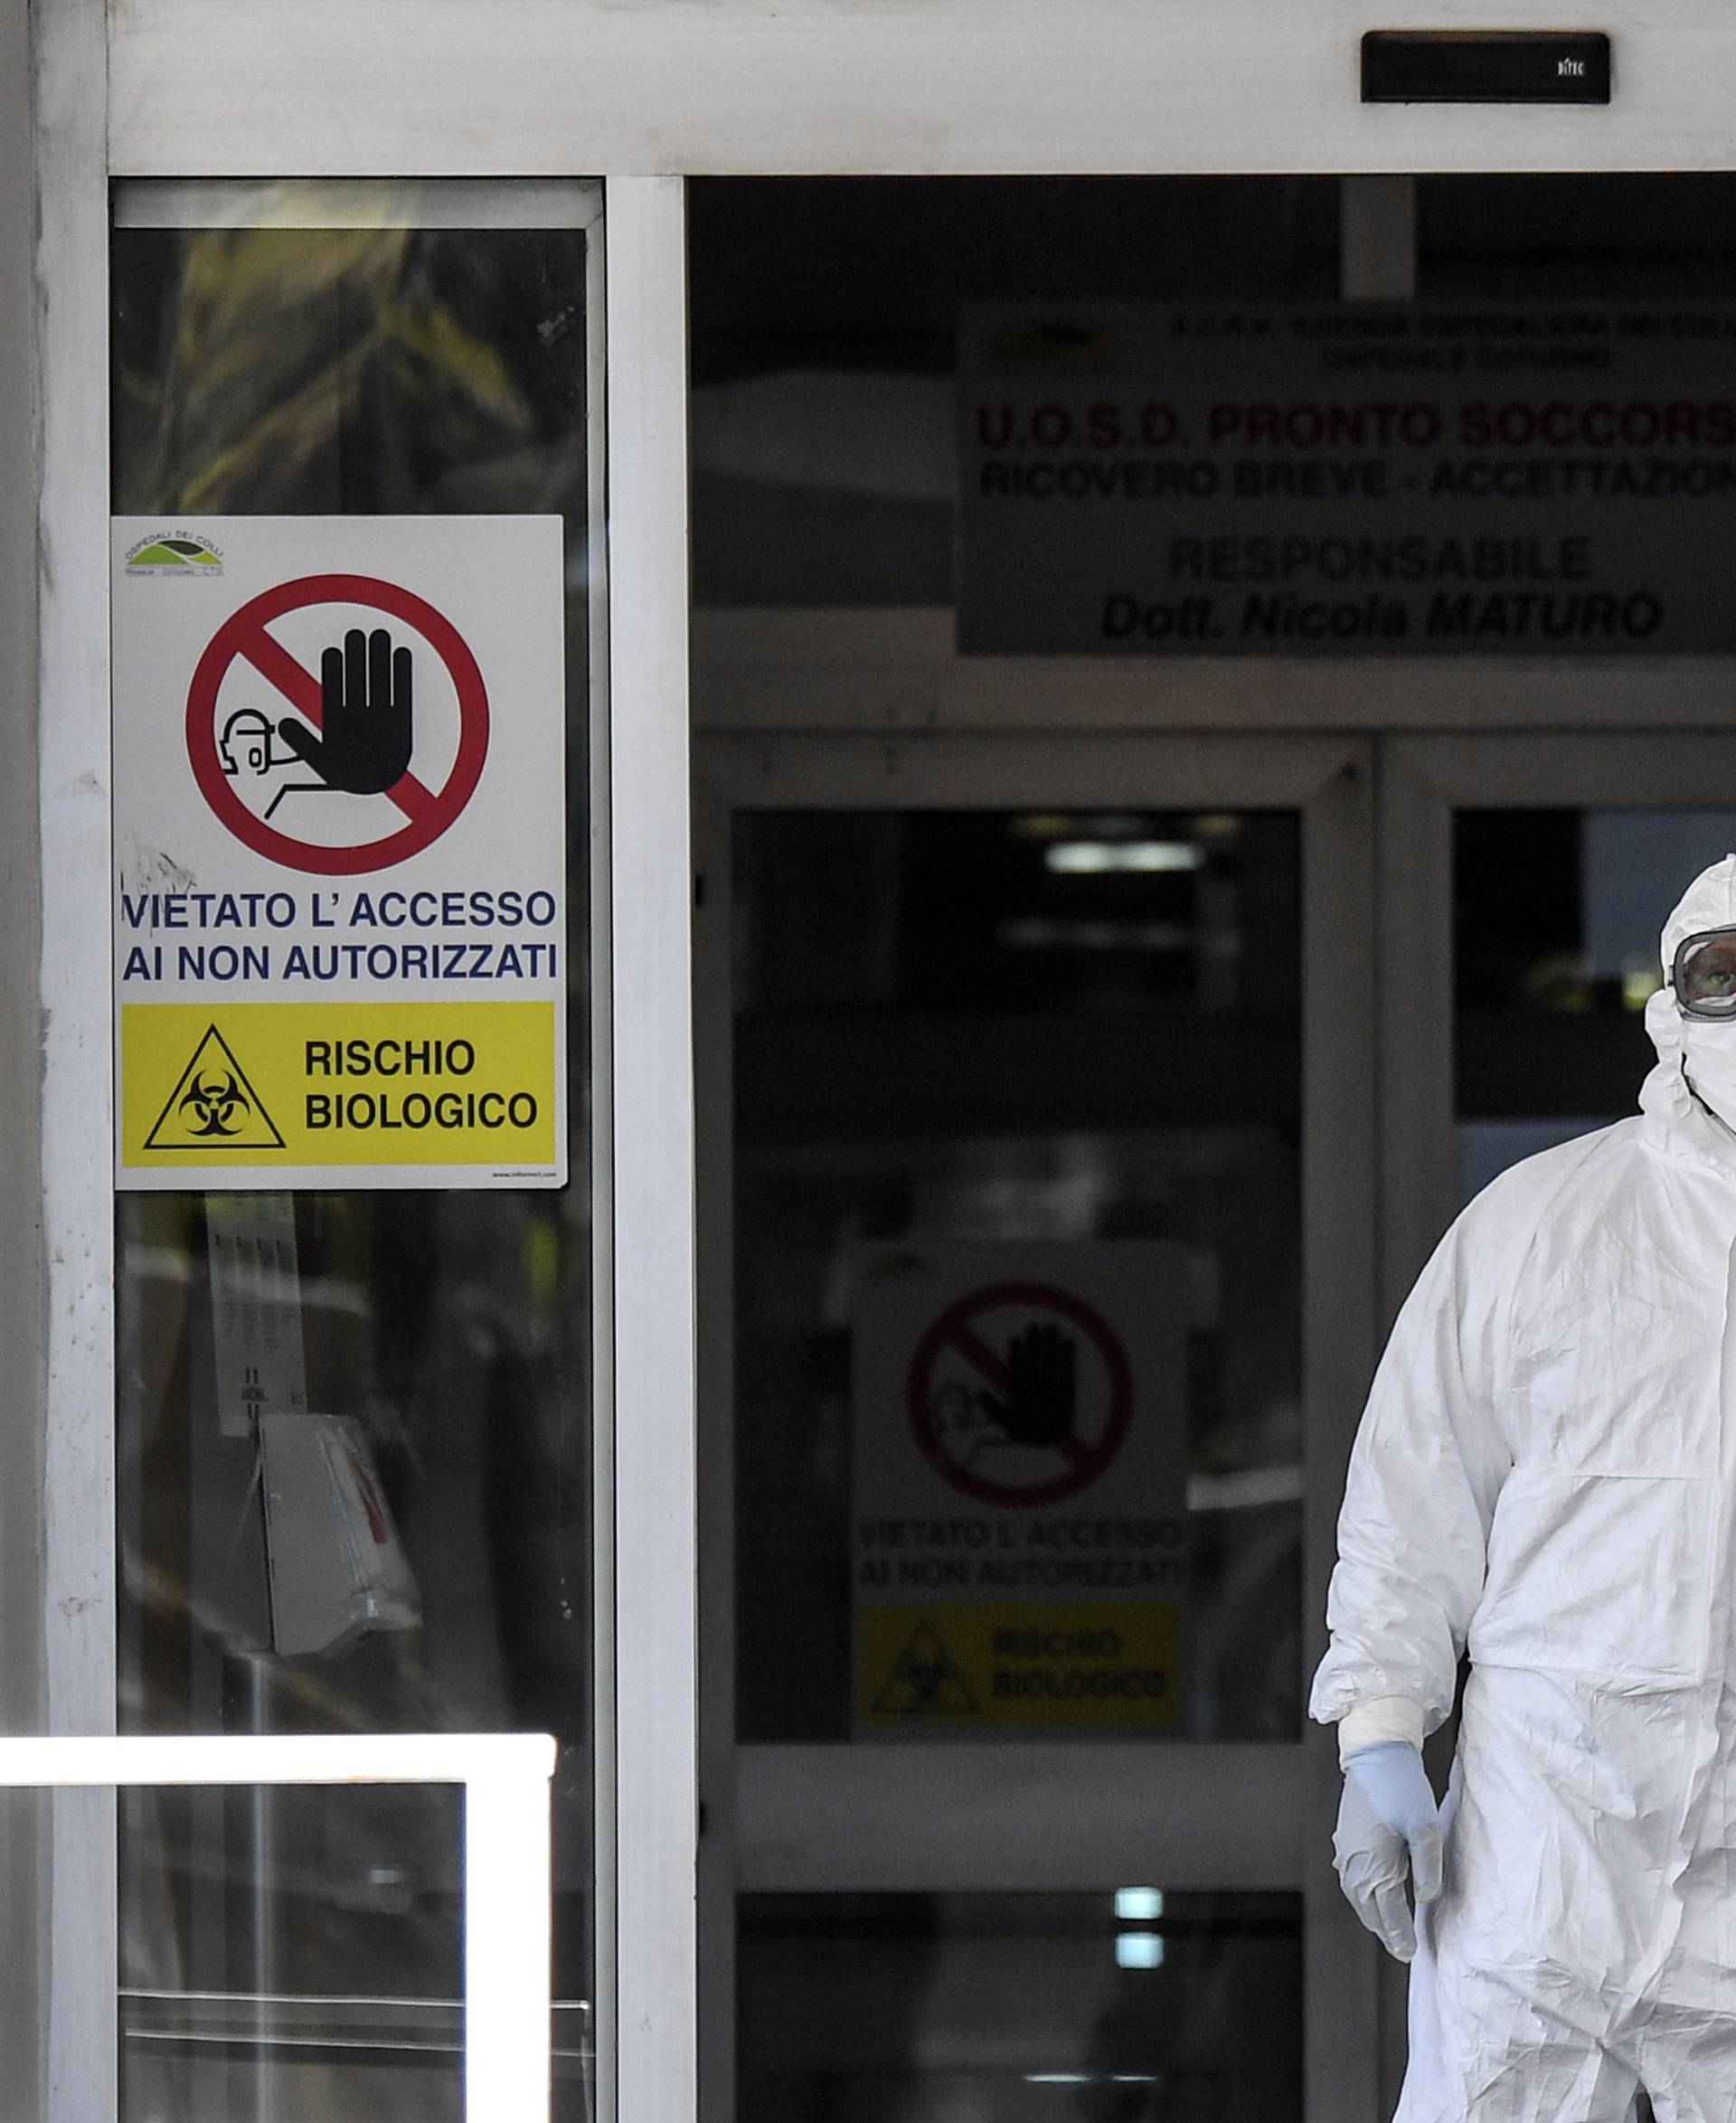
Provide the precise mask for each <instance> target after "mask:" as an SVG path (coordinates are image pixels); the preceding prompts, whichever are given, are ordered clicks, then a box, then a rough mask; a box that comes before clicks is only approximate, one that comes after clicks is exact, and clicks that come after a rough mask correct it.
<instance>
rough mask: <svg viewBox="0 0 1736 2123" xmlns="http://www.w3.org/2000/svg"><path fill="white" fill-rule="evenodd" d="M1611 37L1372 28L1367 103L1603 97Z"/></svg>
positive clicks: (1366, 40) (1366, 52)
mask: <svg viewBox="0 0 1736 2123" xmlns="http://www.w3.org/2000/svg"><path fill="white" fill-rule="evenodd" d="M1363 102H1364V103H1608V102H1609V38H1608V37H1607V36H1605V35H1604V34H1603V33H1601V32H1600V31H1592V30H1370V31H1369V32H1368V33H1367V34H1366V35H1365V36H1364V37H1363Z"/></svg>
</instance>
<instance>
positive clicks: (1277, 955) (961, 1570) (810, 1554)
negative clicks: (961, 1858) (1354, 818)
mask: <svg viewBox="0 0 1736 2123" xmlns="http://www.w3.org/2000/svg"><path fill="white" fill-rule="evenodd" d="M1298 854H1299V835H1298V829H1297V820H1296V818H1295V817H1294V816H1291V815H1288V814H1282V815H1280V814H1261V813H1247V812H1220V813H1210V814H1203V813H1193V812H1190V813H1158V812H1153V811H1146V810H1132V809H1129V810H1127V811H1116V812H1111V811H1108V810H1105V811H1102V812H1096V813H1090V814H1073V813H1062V812H1039V811H1034V810H1033V811H1019V812H1012V811H996V812H988V811H984V812H944V813H939V812H921V811H903V812H895V813H883V812H882V813H874V814H864V813H844V812H826V813H790V812H778V813H756V814H750V815H746V816H742V817H741V819H740V820H739V821H738V828H737V837H736V842H735V876H734V888H735V938H736V986H735V998H736V1010H737V1019H736V1072H735V1126H736V1138H735V1175H736V1256H735V1259H736V1297H737V1341H736V1364H737V1371H736V1389H737V1391H736V1408H737V1495H738V1511H739V1520H738V1551H737V1552H738V1557H739V1566H738V1567H739V1590H738V1602H739V1605H738V1642H739V1645H740V1658H739V1684H740V1694H739V1702H740V1730H741V1737H742V1738H743V1739H744V1740H749V1741H798V1740H844V1739H847V1738H851V1737H853V1736H854V1737H857V1738H861V1739H863V1740H871V1739H877V1738H882V1737H886V1736H892V1737H898V1738H903V1739H907V1740H908V1739H913V1738H920V1739H945V1738H956V1737H960V1736H963V1737H970V1736H973V1735H985V1736H995V1735H1000V1736H1007V1737H1014V1738H1016V1737H1018V1736H1019V1735H1020V1734H1021V1732H1024V1733H1025V1734H1026V1735H1028V1736H1034V1735H1037V1734H1042V1733H1047V1734H1049V1735H1050V1736H1065V1735H1066V1734H1068V1733H1072V1732H1076V1733H1091V1732H1100V1733H1118V1734H1121V1735H1123V1736H1128V1735H1137V1736H1141V1737H1149V1738H1154V1739H1156V1738H1190V1739H1201V1740H1205V1739H1270V1738H1290V1737H1294V1736H1295V1734H1296V1732H1297V1725H1298V1715H1299V1705H1298V1699H1297V1670H1298V1659H1299V1649H1298V1642H1297V1626H1298V1555H1299V1542H1300V1532H1301V1509H1300V1501H1299V1500H1300V1496H1301V1489H1302V1473H1301V1423H1300V1415H1299V1408H1298V1393H1299V1360H1298V1344H1299V1326H1298V1321H1299V1223H1298V1131H1299V1125H1300V1009H1299V956H1298V954H1299V920H1298V882H1299V880H1298V868H1299V864H1298Z"/></svg>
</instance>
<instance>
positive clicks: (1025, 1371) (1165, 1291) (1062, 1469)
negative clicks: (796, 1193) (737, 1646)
mask: <svg viewBox="0 0 1736 2123" xmlns="http://www.w3.org/2000/svg"><path fill="white" fill-rule="evenodd" d="M854 1269H855V1274H854V1289H853V1291H852V1295H851V1300H850V1314H851V1363H850V1381H851V1410H850V1420H851V1439H852V1443H851V1500H850V1501H851V1578H852V1609H853V1617H854V1647H855V1649H854V1659H855V1672H854V1706H855V1709H854V1721H855V1727H856V1730H857V1731H858V1732H859V1733H861V1734H862V1735H863V1737H864V1738H866V1737H870V1736H874V1737H881V1736H885V1735H888V1734H892V1733H895V1732H896V1731H899V1730H901V1729H904V1728H908V1727H910V1726H911V1725H912V1724H914V1723H916V1722H920V1721H922V1720H928V1721H929V1729H930V1730H932V1731H935V1732H937V1733H938V1732H943V1731H945V1732H958V1733H968V1732H969V1731H972V1730H974V1729H976V1728H977V1727H986V1726H991V1725H1052V1726H1069V1725H1073V1726H1093V1727H1115V1726H1123V1727H1128V1728H1134V1727H1141V1728H1144V1727H1150V1726H1153V1725H1161V1724H1167V1723H1170V1722H1173V1721H1176V1720H1179V1719H1180V1718H1181V1717H1182V1716H1183V1713H1184V1701H1185V1689H1184V1681H1185V1671H1184V1625H1185V1618H1186V1607H1187V1599H1186V1595H1187V1580H1188V1536H1187V1437H1188V1416H1187V1346H1188V1335H1189V1333H1190V1331H1191V1330H1190V1317H1191V1315H1190V1306H1191V1304H1192V1303H1193V1297H1194V1288H1195V1285H1196V1284H1197V1282H1198V1277H1197V1275H1195V1274H1194V1270H1193V1267H1192V1264H1191V1262H1190V1260H1189V1257H1188V1255H1187V1253H1186V1252H1185V1250H1184V1249H1183V1248H1182V1247H1181V1246H1179V1245H1177V1244H1175V1243H1173V1242H1172V1241H1167V1240H1149V1239H1118V1240H1084V1241H1076V1242H1071V1243H1059V1242H1051V1241H1034V1240H1033V1241H1024V1240H1013V1241H985V1240H959V1241H948V1242H944V1243H940V1244H914V1243H910V1244H889V1245H876V1246H870V1247H865V1248H863V1250H862V1251H861V1253H860V1255H859V1256H858V1257H857V1259H856V1261H855V1263H854Z"/></svg>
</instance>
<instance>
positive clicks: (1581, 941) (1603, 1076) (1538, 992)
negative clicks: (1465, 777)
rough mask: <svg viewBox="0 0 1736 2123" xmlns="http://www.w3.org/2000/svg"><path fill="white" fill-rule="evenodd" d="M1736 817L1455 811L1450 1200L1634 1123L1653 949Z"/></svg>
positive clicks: (1732, 835)
mask: <svg viewBox="0 0 1736 2123" xmlns="http://www.w3.org/2000/svg"><path fill="white" fill-rule="evenodd" d="M1732 848H1736V812H1731V811H1713V810H1668V811H1637V810H1636V811H1628V810H1613V809H1610V810H1584V811H1580V810H1549V811H1461V812H1459V813H1458V816H1457V817H1456V819H1455V821H1454V827H1453V903H1454V1006H1455V1016H1454V1039H1453V1043H1454V1065H1455V1071H1456V1076H1455V1081H1456V1087H1457V1088H1456V1094H1455V1096H1456V1105H1455V1115H1456V1123H1457V1148H1458V1200H1459V1202H1460V1203H1461V1204H1462V1203H1466V1202H1468V1201H1469V1200H1470V1198H1471V1196H1472V1195H1473V1194H1477V1193H1478V1192H1479V1191H1480V1190H1481V1189H1482V1188H1483V1187H1486V1185H1487V1184H1488V1183H1489V1182H1490V1181H1491V1180H1492V1179H1493V1178H1495V1175H1496V1174H1497V1173H1499V1172H1503V1171H1505V1169H1506V1167H1507V1166H1508V1165H1514V1164H1517V1162H1518V1161H1519V1159H1520V1158H1522V1157H1528V1156H1532V1155H1533V1153H1534V1152H1536V1151H1538V1150H1546V1149H1549V1148H1551V1147H1552V1146H1553V1145H1554V1144H1556V1143H1563V1142H1568V1141H1571V1139H1572V1137H1575V1136H1580V1135H1584V1134H1586V1133H1588V1132H1589V1131H1590V1129H1592V1128H1603V1127H1607V1126H1608V1125H1609V1122H1611V1121H1613V1120H1619V1119H1621V1118H1624V1117H1625V1116H1626V1115H1628V1114H1629V1113H1632V1112H1633V1111H1634V1110H1635V1109H1636V1101H1637V1098H1638V1094H1639V1087H1640V1083H1641V1081H1642V1080H1643V1079H1644V1077H1645V1075H1646V1071H1647V1070H1648V1069H1649V1068H1650V1067H1651V1065H1652V1063H1653V1062H1654V1061H1655V1060H1656V1055H1655V1054H1654V1052H1653V1050H1652V1043H1651V1041H1650V1040H1649V1039H1648V1038H1647V1036H1646V1026H1645V1009H1646V998H1647V997H1648V996H1649V995H1652V993H1653V992H1654V991H1655V990H1656V988H1657V987H1658V986H1661V984H1662V981H1663V969H1662V967H1660V965H1659V963H1658V938H1659V935H1660V933H1661V932H1662V930H1663V927H1664V923H1665V919H1666V917H1667V916H1668V914H1669V911H1670V910H1671V908H1672V907H1674V906H1675V902H1676V901H1677V900H1678V899H1680V898H1681V896H1682V893H1683V892H1684V890H1685V889H1686V887H1687V885H1688V884H1689V883H1690V882H1692V880H1693V879H1694V877H1696V876H1697V875H1698V874H1699V873H1700V872H1701V871H1702V870H1703V869H1704V868H1705V867H1706V865H1707V864H1708V863H1715V862H1717V861H1718V860H1719V859H1720V857H1721V856H1723V855H1725V854H1729V853H1730V851H1731V849H1732Z"/></svg>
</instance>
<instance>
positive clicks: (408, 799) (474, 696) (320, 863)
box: [187, 575, 488, 877]
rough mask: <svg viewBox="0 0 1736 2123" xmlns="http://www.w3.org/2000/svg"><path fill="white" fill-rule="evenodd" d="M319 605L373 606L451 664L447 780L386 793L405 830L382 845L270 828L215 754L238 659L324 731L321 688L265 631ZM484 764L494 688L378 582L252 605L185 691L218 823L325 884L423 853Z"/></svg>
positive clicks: (464, 648) (221, 634) (393, 589)
mask: <svg viewBox="0 0 1736 2123" xmlns="http://www.w3.org/2000/svg"><path fill="white" fill-rule="evenodd" d="M319 604H351V605H373V606H374V607H375V608H376V609H378V610H380V611H382V612H385V613H387V614H389V615H390V617H391V618H394V619H400V620H401V621H402V622H403V623H404V625H405V626H407V627H414V628H415V629H416V631H417V632H418V633H419V634H420V636H421V637H422V638H423V639H424V640H425V641H426V642H427V643H428V644H429V647H430V648H432V649H433V651H434V653H435V655H436V656H439V659H440V661H441V662H442V663H443V664H444V665H446V667H447V670H448V673H449V674H450V675H451V679H452V684H453V685H454V687H455V688H456V689H457V692H458V752H457V755H456V757H455V758H454V760H453V761H452V769H451V771H450V772H449V773H448V776H447V778H446V780H445V782H444V783H443V784H442V785H441V787H440V788H438V789H429V788H423V786H422V785H421V783H420V782H419V781H417V780H416V778H415V777H414V776H413V775H410V774H406V775H405V776H404V778H403V779H402V780H401V781H400V782H398V783H397V784H396V785H395V786H394V787H393V788H390V789H388V790H387V791H386V792H385V793H386V794H387V796H388V797H391V799H392V801H393V802H394V803H395V804H397V806H398V807H399V808H400V809H401V811H402V812H403V813H404V816H405V823H404V824H403V825H402V826H400V827H399V828H398V830H397V831H396V832H395V833H390V834H388V835H385V837H384V838H383V839H381V840H371V841H365V842H363V844H361V845H360V846H359V847H326V846H323V845H322V844H320V843H318V842H317V841H306V840H297V838H296V836H295V835H293V834H289V833H280V832H279V831H278V828H277V827H276V826H268V825H267V824H266V822H265V820H264V819H263V818H260V817H259V816H257V815H256V814H255V813H253V812H252V811H250V810H249V809H248V807H247V806H246V805H245V804H244V803H242V802H241V798H240V797H238V796H237V795H236V794H235V791H234V789H233V788H231V786H230V780H229V777H228V775H226V774H225V773H224V772H223V769H222V761H221V760H219V759H218V756H217V694H218V691H219V689H220V687H221V686H222V683H223V680H224V678H225V677H226V676H227V675H228V672H229V667H230V665H231V664H232V663H233V662H234V661H235V659H236V657H237V656H241V657H242V658H244V659H245V660H246V661H247V662H249V663H250V664H251V665H253V667H254V669H255V670H256V671H258V672H259V675H260V676H261V677H262V678H264V679H265V681H266V683H267V684H270V685H275V686H276V687H277V688H278V691H279V692H280V693H282V694H284V696H285V698H286V699H288V700H289V701H290V702H291V703H292V704H293V705H294V706H295V707H297V709H299V710H300V712H302V713H303V714H304V715H306V716H307V720H308V721H309V722H312V723H313V724H314V726H315V728H316V729H317V728H318V727H319V713H318V696H319V681H318V680H317V679H316V678H315V677H314V676H313V675H312V674H311V673H309V672H307V671H305V670H303V668H302V666H301V665H299V664H298V663H297V661H296V659H295V658H294V657H293V656H290V655H289V653H288V650H287V649H285V648H284V647H283V646H281V645H280V644H279V643H278V641H277V640H276V639H275V637H273V636H271V635H269V634H268V633H267V632H266V627H267V626H268V624H269V622H270V621H271V620H273V619H280V618H282V617H283V615H284V614H285V613H286V612H293V611H298V610H299V609H301V608H302V607H303V606H305V605H319ZM487 757H488V689H487V687H486V685H485V684H483V680H482V672H481V670H480V669H479V668H478V666H477V664H476V657H475V656H472V655H471V653H470V648H469V645H468V644H467V642H466V640H465V638H464V637H463V636H462V635H461V634H460V633H459V632H458V628H457V627H455V626H453V624H452V622H451V620H450V619H448V618H447V617H446V616H445V614H444V613H442V612H438V611H436V610H435V609H434V607H433V606H432V605H431V604H429V603H428V601H427V600H426V599H423V598H420V597H418V596H417V595H416V594H415V592H414V591H413V590H403V589H401V588H400V587H399V585H398V584H397V583H395V582H382V580H380V578H379V577H378V576H375V575H303V576H300V577H298V578H297V580H295V581H293V582H280V583H278V586H277V588H276V589H275V590H263V591H261V592H260V594H259V596H258V597H254V598H250V599H248V601H247V602H246V603H245V604H244V605H242V606H241V608H240V609H239V610H237V611H234V612H231V614H230V616H229V618H227V619H225V620H224V621H223V623H222V626H221V627H219V628H218V629H217V631H216V633H215V634H213V635H212V637H211V641H210V644H209V645H208V646H207V647H206V649H205V652H204V654H203V656H201V657H200V659H199V663H198V666H197V668H196V669H195V670H194V672H193V684H192V685H191V686H190V687H189V688H188V691H187V758H188V760H189V761H190V763H191V765H192V767H193V779H194V780H195V781H196V782H197V783H198V784H199V788H200V791H201V793H202V794H203V797H204V799H205V801H206V802H207V803H208V804H209V805H210V806H211V807H212V811H213V812H214V813H215V814H216V816H217V817H218V818H219V819H220V820H221V821H222V824H223V825H224V826H227V827H228V828H229V830H230V831H231V833H232V834H233V835H235V837H236V839H237V840H239V841H240V842H241V844H243V845H244V846H246V847H250V848H251V849H252V850H253V852H254V854H256V855H263V856H264V857H265V858H266V860H267V861H268V862H271V863H283V864H284V865H285V866H286V867H288V868H289V869H291V870H308V871H312V872H314V873H316V874H317V875H319V876H323V877H353V876H355V875H357V874H358V873H362V872H364V871H369V870H386V869H390V868H391V866H392V864H393V863H402V862H406V861H408V860H409V858H410V856H411V855H418V854H420V853H421V852H422V850H423V849H424V848H425V847H428V846H429V845H430V844H432V843H433V842H435V841H437V840H438V839H439V836H440V835H441V834H443V833H444V832H445V831H446V829H447V827H448V826H450V825H451V824H452V822H453V820H454V819H456V818H457V816H458V814H459V812H460V811H462V810H463V808H464V807H465V806H466V804H467V803H468V802H469V801H470V798H471V797H473V796H474V795H475V794H476V784H477V782H478V781H480V780H481V778H482V769H483V762H484V761H485V760H486V759H487Z"/></svg>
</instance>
